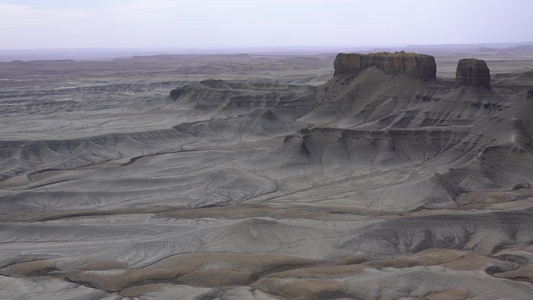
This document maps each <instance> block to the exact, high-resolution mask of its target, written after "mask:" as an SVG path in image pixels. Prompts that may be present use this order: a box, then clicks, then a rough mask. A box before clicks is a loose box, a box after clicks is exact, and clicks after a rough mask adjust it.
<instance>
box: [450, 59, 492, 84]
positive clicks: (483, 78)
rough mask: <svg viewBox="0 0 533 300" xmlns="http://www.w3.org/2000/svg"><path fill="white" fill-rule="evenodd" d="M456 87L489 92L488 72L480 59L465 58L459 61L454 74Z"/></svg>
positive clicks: (484, 63)
mask: <svg viewBox="0 0 533 300" xmlns="http://www.w3.org/2000/svg"><path fill="white" fill-rule="evenodd" d="M455 83H456V86H457V87H459V86H473V87H480V86H481V87H484V88H486V89H489V90H490V70H489V68H488V67H487V63H486V62H485V61H484V60H481V59H475V58H465V59H461V60H459V63H458V64H457V71H456V72H455Z"/></svg>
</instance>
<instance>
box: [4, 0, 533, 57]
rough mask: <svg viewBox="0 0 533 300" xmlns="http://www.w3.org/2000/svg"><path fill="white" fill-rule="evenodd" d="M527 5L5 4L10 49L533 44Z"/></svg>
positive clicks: (134, 0)
mask: <svg viewBox="0 0 533 300" xmlns="http://www.w3.org/2000/svg"><path fill="white" fill-rule="evenodd" d="M531 7H533V5H532V4H531V2H530V1H527V0H510V1H480V0H472V1H467V2H465V1H458V0H450V1H438V2H427V1H421V0H406V1H402V2H396V1H385V0H377V1H350V0H333V1H332V0H330V1H324V0H311V1H309V0H308V1H303V0H290V1H281V0H269V1H267V0H255V1H244V0H228V1H214V0H206V1H202V2H198V1H192V0H181V1H171V0H150V1H148V0H109V1H103V0H95V1H91V2H90V3H89V2H82V1H66V0H51V1H38V0H0V34H1V35H2V37H3V39H2V43H1V44H0V49H3V50H23V49H43V50H45V49H96V48H100V49H101V48H105V49H117V48H119V49H132V48H134V49H139V48H152V49H154V48H174V49H177V48H180V49H240V48H276V47H282V48H290V47H324V48H332V47H348V46H349V47H372V46H373V47H376V46H392V45H398V46H401V45H430V44H433V45H435V44H437V45H440V44H479V43H502V42H509V43H517V42H527V41H533V33H532V32H531V31H528V30H525V29H527V28H529V11H530V8H531Z"/></svg>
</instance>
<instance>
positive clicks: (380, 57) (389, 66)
mask: <svg viewBox="0 0 533 300" xmlns="http://www.w3.org/2000/svg"><path fill="white" fill-rule="evenodd" d="M334 67H335V76H339V75H342V74H358V73H359V72H361V71H362V70H364V69H367V68H371V67H376V68H378V69H380V70H382V71H383V72H385V73H387V74H405V75H407V76H409V77H412V78H414V79H423V80H430V79H435V78H436V73H437V65H436V64H435V58H434V57H433V56H430V55H424V54H416V53H405V52H403V51H402V52H396V53H388V52H381V53H369V54H359V53H340V54H338V55H337V57H336V58H335V62H334Z"/></svg>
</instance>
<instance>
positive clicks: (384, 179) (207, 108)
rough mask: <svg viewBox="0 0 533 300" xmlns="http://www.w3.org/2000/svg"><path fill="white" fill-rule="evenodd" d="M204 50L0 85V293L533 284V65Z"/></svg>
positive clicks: (125, 295)
mask: <svg viewBox="0 0 533 300" xmlns="http://www.w3.org/2000/svg"><path fill="white" fill-rule="evenodd" d="M159 59H164V61H165V62H164V64H165V65H166V64H170V63H172V60H173V59H174V57H152V58H146V59H144V58H135V59H133V60H134V61H138V62H142V63H149V64H153V63H154V62H157V61H158V60H159ZM206 59H207V58H205V57H197V58H194V57H179V60H180V61H181V60H183V61H185V62H183V63H184V64H185V65H186V66H187V68H194V70H195V72H193V73H192V75H190V76H192V77H187V78H188V79H187V80H175V81H172V80H170V81H169V80H168V74H169V73H168V72H171V71H169V69H164V71H162V72H163V73H164V74H165V75H164V78H165V80H164V81H163V80H161V79H159V77H157V78H155V79H154V78H153V77H150V76H148V75H142V76H140V75H139V74H136V75H135V76H134V77H120V76H125V75H120V72H124V70H130V71H129V72H131V70H132V69H131V68H132V66H131V65H132V63H131V62H130V60H124V61H121V60H116V61H114V62H113V64H119V65H120V64H125V65H121V67H120V68H118V71H116V72H119V73H112V72H111V71H109V72H111V74H110V73H106V74H100V75H99V76H106V77H105V80H104V79H102V78H103V77H94V78H93V77H90V80H88V79H87V78H86V77H83V76H87V75H86V74H85V75H83V76H82V75H76V76H80V77H57V75H56V74H55V73H50V74H49V76H52V77H50V78H49V79H46V78H47V77H44V79H43V78H41V77H39V78H41V79H40V80H39V81H37V82H34V83H31V82H22V81H20V80H22V79H20V78H19V77H17V76H19V75H20V74H21V73H24V72H29V71H28V70H25V69H17V71H16V72H15V73H16V74H17V75H16V76H14V78H13V79H12V80H13V82H11V81H9V82H7V81H6V82H4V84H3V85H2V86H0V113H1V114H2V120H3V122H5V124H6V125H7V126H5V127H4V128H2V129H0V132H1V133H2V137H1V138H0V166H1V168H0V180H1V181H0V208H1V214H0V225H1V229H0V238H1V240H2V243H1V244H0V254H1V255H0V279H1V280H0V298H5V299H15V298H21V297H22V298H23V297H26V296H27V295H29V294H36V295H39V297H41V299H117V300H118V299H176V298H178V299H226V300H230V299H529V298H530V297H531V295H532V294H533V285H532V284H533V277H532V276H531V269H532V264H533V248H532V246H531V245H532V244H533V235H532V232H533V218H532V213H533V210H532V207H533V200H532V199H533V189H531V184H532V183H533V171H532V170H533V155H532V154H533V152H532V151H533V146H532V145H533V127H532V126H533V125H532V124H533V120H532V115H533V101H532V96H531V94H532V92H531V86H530V85H528V82H529V81H528V78H529V77H530V74H529V73H528V72H525V73H521V74H515V75H513V76H504V77H502V79H498V80H497V81H494V80H493V82H491V81H490V78H491V76H490V70H489V68H490V62H485V61H482V60H478V59H466V60H460V61H458V64H457V71H456V74H457V78H456V79H455V82H453V81H451V80H448V79H442V78H437V77H436V74H437V73H436V68H437V67H438V65H437V62H438V60H436V59H435V58H434V57H432V56H429V55H420V54H414V53H404V52H398V53H375V54H366V55H364V54H357V53H352V54H339V55H337V57H336V59H335V61H334V63H333V66H330V67H331V68H330V70H329V71H328V72H329V73H328V74H330V75H328V76H329V79H328V80H327V82H325V83H323V84H317V82H318V81H317V80H314V79H313V76H315V77H322V76H324V73H323V72H322V71H323V70H322V69H320V66H321V64H322V63H323V61H322V60H323V58H317V59H315V58H309V57H307V58H305V59H304V58H301V59H297V58H294V57H290V58H287V59H285V58H283V59H280V58H265V57H254V56H249V55H240V56H235V57H233V56H230V57H218V58H216V57H215V58H213V57H209V58H208V59H207V60H206ZM217 59H218V60H221V61H220V62H219V61H218V60H217ZM265 59H267V60H268V61H269V62H276V63H279V65H276V66H275V70H274V71H273V70H272V69H268V68H267V67H266V66H265V64H264V60H265ZM204 60H206V61H207V63H206V65H207V64H212V63H213V61H216V62H217V63H216V64H214V65H211V67H213V66H217V67H218V66H228V68H230V69H231V70H234V69H238V70H244V69H246V67H245V66H256V65H257V66H258V69H259V70H262V71H261V72H263V73H261V74H262V76H263V77H261V78H259V79H258V78H254V79H249V78H248V79H247V78H246V77H245V76H243V74H242V73H239V74H238V76H236V77H229V78H223V76H221V77H217V79H209V78H196V77H195V76H198V75H197V72H199V71H198V70H205V69H204V68H203V67H202V66H203V65H202V63H205V61H204ZM332 60H333V59H331V61H332ZM289 61H290V63H288V62H289ZM307 62H309V63H310V64H312V65H313V66H316V68H317V69H312V68H311V69H309V70H310V71H309V70H308V69H306V66H305V65H304V66H302V68H301V69H298V68H296V67H295V70H297V71H294V72H296V73H286V71H280V70H281V69H282V68H281V67H280V66H281V65H283V63H287V64H288V65H290V66H297V64H298V63H301V64H305V63H307ZM40 64H41V65H46V66H49V65H50V64H52V63H50V62H47V63H42V62H40ZM64 64H65V62H61V63H60V68H63V67H64ZM68 64H69V68H70V69H69V70H70V71H69V74H68V76H74V75H72V74H73V73H71V72H74V73H75V72H76V71H75V70H76V69H77V68H78V66H77V65H76V62H72V61H71V62H68ZM85 64H87V62H86V63H85ZM24 65H25V66H26V65H27V64H24ZM10 67H13V68H16V67H14V66H11V65H10ZM100 67H102V68H104V67H105V66H102V65H98V68H100ZM313 68H314V67H313ZM156 69H157V68H156V66H153V68H151V69H150V74H152V75H153V73H152V72H155V71H154V70H156ZM98 70H100V69H98ZM176 70H184V69H180V68H178V69H176ZM269 70H270V71H269ZM301 70H308V71H305V72H304V73H305V74H300V73H299V72H301ZM3 71H4V72H7V71H6V70H3ZM333 71H334V72H333ZM98 72H100V71H98ZM224 72H226V71H222V70H220V69H219V70H217V72H216V74H225V73H224ZM239 72H240V71H239ZM246 72H250V70H249V69H246ZM276 72H278V73H276ZM38 73H39V74H38V76H44V75H43V73H42V70H39V71H38ZM265 74H266V75H265ZM276 74H281V75H279V76H280V78H276ZM61 76H63V75H61ZM114 76H116V77H114ZM131 76H132V75H131ZM161 76H163V75H161ZM182 76H184V75H182ZM220 78H223V79H220ZM25 80H26V79H25ZM76 80H78V81H76ZM73 83H75V85H82V83H84V84H85V85H83V86H76V87H72V86H69V84H73Z"/></svg>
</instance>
